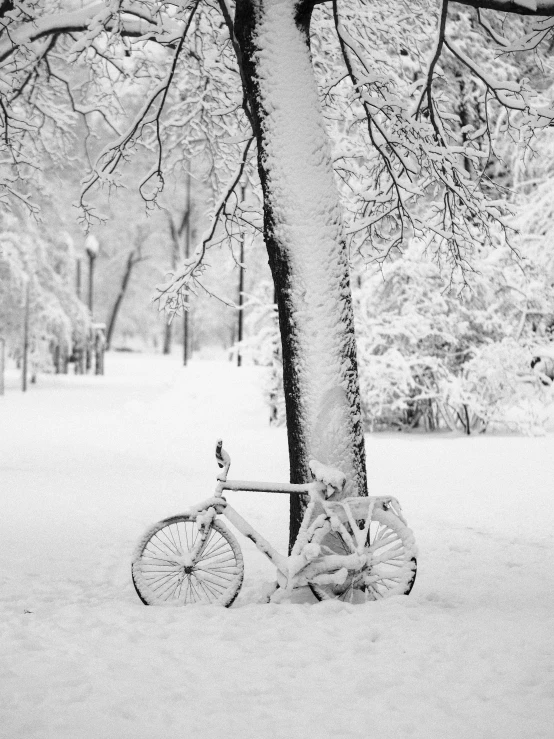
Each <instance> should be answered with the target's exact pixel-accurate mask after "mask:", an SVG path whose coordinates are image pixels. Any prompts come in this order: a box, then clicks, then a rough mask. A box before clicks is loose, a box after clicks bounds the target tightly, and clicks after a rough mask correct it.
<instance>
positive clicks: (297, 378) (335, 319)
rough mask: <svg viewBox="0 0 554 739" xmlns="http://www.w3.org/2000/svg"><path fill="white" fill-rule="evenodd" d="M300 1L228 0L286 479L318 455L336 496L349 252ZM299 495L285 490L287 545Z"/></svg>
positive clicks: (354, 383) (346, 417)
mask: <svg viewBox="0 0 554 739" xmlns="http://www.w3.org/2000/svg"><path fill="white" fill-rule="evenodd" d="M310 6H311V3H310V4H305V5H304V4H303V3H297V2H294V0H237V3H236V20H235V33H236V37H237V42H238V44H239V46H240V50H241V54H242V60H241V61H242V66H243V72H244V80H245V85H246V88H247V96H248V100H249V105H250V109H251V112H252V115H253V119H254V126H255V134H256V137H257V144H258V170H259V174H260V179H261V183H262V188H263V194H264V235H265V243H266V247H267V251H268V255H269V264H270V267H271V271H272V274H273V279H274V282H275V291H276V297H277V304H278V308H279V324H280V328H281V342H282V348H283V384H284V389H285V403H286V414H287V433H288V441H289V459H290V477H291V481H292V482H305V481H307V480H309V479H311V474H310V470H309V461H310V460H311V459H317V460H319V461H320V462H323V463H325V464H328V465H332V466H334V467H338V468H339V469H341V470H342V471H343V472H345V473H346V476H347V479H348V481H349V482H348V485H347V490H346V491H345V495H356V494H357V495H366V494H367V488H366V471H365V448H364V437H363V430H362V423H361V413H360V394H359V385H358V370H357V362H356V345H355V338H354V321H353V312H352V297H351V292H350V279H349V268H348V255H347V249H346V245H345V242H344V238H343V233H342V223H341V212H340V203H339V195H338V189H337V185H336V182H335V179H334V172H333V168H332V163H331V146H330V142H329V138H328V135H327V132H326V129H325V123H324V119H323V115H322V111H321V106H320V102H319V96H318V90H317V85H316V81H315V77H314V73H313V69H312V64H311V56H310V49H309V22H310V15H311V7H310ZM305 504H306V501H304V500H299V499H298V497H297V496H294V497H292V498H291V519H290V543H291V544H292V542H294V540H295V538H296V534H297V532H298V528H299V525H300V521H301V518H302V515H303V512H304V509H305Z"/></svg>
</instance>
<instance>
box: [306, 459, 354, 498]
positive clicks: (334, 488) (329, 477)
mask: <svg viewBox="0 0 554 739" xmlns="http://www.w3.org/2000/svg"><path fill="white" fill-rule="evenodd" d="M309 465H310V470H311V472H312V475H313V477H314V480H317V481H318V482H322V483H323V484H324V485H325V486H326V488H327V490H326V492H325V497H326V498H330V497H331V496H332V495H334V494H335V493H342V491H343V490H344V486H345V485H346V475H345V474H344V472H341V470H339V469H337V468H336V467H329V466H328V465H326V464H322V463H321V462H318V461H317V459H311V460H310V462H309Z"/></svg>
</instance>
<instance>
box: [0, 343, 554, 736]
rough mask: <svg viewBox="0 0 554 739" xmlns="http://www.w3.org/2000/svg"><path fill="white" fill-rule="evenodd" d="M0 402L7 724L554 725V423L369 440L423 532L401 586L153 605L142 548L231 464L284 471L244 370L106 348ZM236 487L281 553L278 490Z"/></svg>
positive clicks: (246, 511)
mask: <svg viewBox="0 0 554 739" xmlns="http://www.w3.org/2000/svg"><path fill="white" fill-rule="evenodd" d="M106 367H107V373H108V374H107V375H106V376H105V377H103V378H98V377H74V376H69V377H40V380H39V385H38V386H36V387H31V388H30V390H29V392H28V393H27V394H25V395H23V394H22V393H20V392H19V391H18V390H17V388H16V378H15V376H14V375H11V376H10V377H9V378H8V380H9V382H8V388H7V391H6V395H5V396H4V397H1V398H0V495H1V498H0V500H1V508H0V609H1V617H0V635H1V638H0V737H2V739H4V738H5V739H131V738H132V739H146V738H148V739H162V738H164V737H166V736H181V737H197V738H198V739H226V738H227V737H230V738H232V739H254V738H256V739H260V737H268V738H269V737H271V738H276V739H296V738H297V737H299V738H300V737H301V738H302V739H316V738H317V739H326V738H327V737H329V738H330V737H333V738H334V739H342V738H343V737H344V738H346V737H364V738H365V737H367V736H371V737H379V738H380V739H393V738H394V739H401V738H402V737H415V738H417V739H419V738H421V739H438V738H439V737H440V738H441V739H444V737H449V738H450V739H466V738H467V739H470V738H471V739H481V738H482V739H485V738H486V739H497V738H498V739H539V738H540V737H544V738H546V737H548V739H551V737H552V736H554V649H553V640H554V618H553V614H554V587H553V585H554V575H553V561H554V560H553V554H554V535H553V531H554V501H553V497H554V482H553V481H554V437H553V436H547V437H542V438H525V437H518V436H486V435H485V436H480V437H470V438H467V437H463V436H459V437H455V436H452V435H437V436H425V435H412V436H406V435H400V434H399V435H374V436H369V437H368V438H367V447H368V464H369V472H370V480H371V482H372V492H375V493H392V494H393V495H396V496H397V497H398V498H399V499H400V500H401V502H402V504H403V507H404V512H405V514H406V516H407V518H408V520H409V523H410V525H411V527H412V528H413V529H414V532H415V535H416V539H417V541H418V544H419V549H420V557H419V571H418V577H417V581H416V584H415V587H414V590H413V592H412V594H411V595H410V596H409V597H398V598H392V599H390V600H387V601H381V602H375V603H368V604H365V605H349V604H342V603H338V602H326V603H315V602H313V600H312V599H311V597H308V596H306V597H304V598H300V599H299V600H300V601H302V602H295V603H286V604H281V605H277V604H271V605H265V604H264V605H261V604H258V603H257V600H258V597H259V595H260V590H261V588H262V585H263V583H264V582H265V581H268V580H270V579H271V576H272V570H271V566H270V565H269V563H268V562H266V561H265V559H263V558H262V555H261V554H259V553H258V552H257V550H256V549H255V548H254V547H253V545H251V544H250V542H248V541H246V540H245V539H243V538H242V537H241V539H240V543H241V546H242V548H243V551H244V553H245V568H246V579H245V584H244V586H243V589H242V591H241V594H240V595H239V597H238V599H237V601H236V602H235V604H234V605H233V606H232V608H230V609H224V608H221V607H218V606H189V607H186V608H181V609H163V608H152V607H145V606H143V605H142V604H141V602H140V601H139V600H138V598H137V596H136V595H135V592H134V590H133V587H132V584H131V578H130V557H131V553H132V551H133V548H134V545H135V542H136V540H137V539H138V538H139V536H140V535H141V534H142V533H143V531H144V530H145V528H146V527H147V526H149V525H150V524H151V523H153V522H155V521H156V520H158V519H160V518H163V517H166V516H168V515H172V514H175V513H179V512H181V511H182V510H183V509H184V508H186V507H187V506H189V505H190V504H191V503H193V502H195V501H197V500H201V499H203V498H205V497H208V496H209V495H210V494H211V492H212V490H213V487H214V480H215V475H216V473H217V467H216V464H215V459H214V455H213V450H214V445H215V440H216V438H217V437H218V436H222V437H223V439H224V442H225V446H226V448H227V449H228V451H229V452H230V454H231V457H232V460H233V464H232V467H231V473H230V476H231V477H237V478H253V479H268V480H286V477H287V452H286V439H285V432H284V430H283V429H271V428H269V427H268V425H267V420H266V415H267V414H266V410H265V408H264V406H263V403H262V400H261V394H260V391H259V379H260V375H259V371H258V370H256V369H255V368H250V367H243V368H241V369H237V368H235V367H233V366H231V365H229V364H227V363H215V362H201V361H198V362H194V363H192V364H191V365H190V366H189V367H188V368H186V369H184V368H181V367H180V366H179V362H178V361H177V359H169V358H164V357H159V356H158V357H149V356H140V355H109V356H108V358H107V363H106ZM229 497H230V499H231V500H232V502H233V504H234V505H236V507H237V508H238V509H239V511H241V512H242V513H243V515H246V517H247V518H248V520H249V521H250V522H251V523H253V524H254V525H255V526H256V527H257V528H258V529H259V530H260V531H261V532H262V533H264V535H265V536H266V538H269V539H270V540H271V541H272V542H273V543H276V544H278V545H280V546H281V547H282V549H283V550H284V549H285V546H286V538H287V537H286V530H287V515H288V514H287V510H286V503H287V501H286V498H285V496H279V495H263V494H259V493H241V494H239V493H235V494H231V495H230V496H229Z"/></svg>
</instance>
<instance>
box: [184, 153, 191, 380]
mask: <svg viewBox="0 0 554 739" xmlns="http://www.w3.org/2000/svg"><path fill="white" fill-rule="evenodd" d="M190 188H191V176H190V164H189V171H188V172H187V205H186V208H187V225H186V230H185V259H188V258H189V256H190V234H191V224H190V222H191V212H190V208H191V205H190V204H191V191H190ZM188 303H189V299H188V295H187V294H185V310H184V311H183V365H184V366H185V367H186V366H187V364H188V361H189V358H190V356H189V354H190V349H191V340H190V321H189V311H188V308H189V304H188Z"/></svg>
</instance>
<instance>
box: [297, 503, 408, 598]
mask: <svg viewBox="0 0 554 739" xmlns="http://www.w3.org/2000/svg"><path fill="white" fill-rule="evenodd" d="M363 501H364V499H363V498H361V499H360V503H359V504H358V505H357V506H356V509H357V510H353V515H354V518H355V521H356V524H357V525H358V526H359V528H360V529H363V528H364V526H365V522H366V515H365V514H363V513H362V511H361V510H360V509H362V508H365V509H366V511H367V502H363ZM341 520H342V523H344V525H345V527H346V529H347V531H348V533H350V534H353V532H352V529H351V526H350V524H349V523H348V521H347V519H346V515H341ZM319 543H320V544H321V547H322V553H323V554H331V553H335V554H345V555H347V554H352V553H354V552H355V547H353V546H352V543H351V542H350V541H349V539H347V538H345V537H343V536H342V535H341V533H340V532H338V531H330V532H329V533H328V534H326V535H325V536H324V537H323V540H322V541H321V542H319ZM414 552H415V542H414V537H413V534H412V532H411V530H410V529H409V528H408V527H407V526H406V525H405V524H404V523H403V522H402V521H401V520H400V519H399V518H398V516H397V515H396V514H394V513H393V512H392V511H390V510H384V509H383V508H375V509H374V511H373V514H372V519H371V523H370V525H369V528H368V532H367V538H366V542H365V546H364V554H371V559H370V560H369V563H368V565H367V567H365V568H364V569H362V570H361V571H359V572H349V573H348V576H347V578H346V580H345V582H344V583H343V584H341V585H319V584H317V583H309V585H310V588H311V590H312V592H313V594H314V595H315V597H316V598H317V599H318V600H328V599H330V598H338V599H339V600H343V601H347V602H349V603H363V602H365V601H373V600H381V599H382V598H388V597H390V596H391V595H408V594H409V593H410V591H411V589H412V588H413V586H414V582H415V577H416V569H417V561H416V557H415V554H414Z"/></svg>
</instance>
